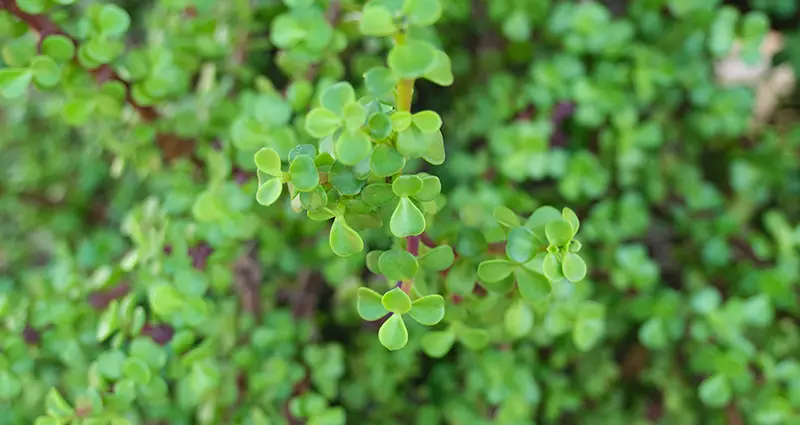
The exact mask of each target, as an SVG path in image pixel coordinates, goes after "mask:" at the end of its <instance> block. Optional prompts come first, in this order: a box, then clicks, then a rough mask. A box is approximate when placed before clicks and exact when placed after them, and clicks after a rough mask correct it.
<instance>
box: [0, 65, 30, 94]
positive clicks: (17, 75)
mask: <svg viewBox="0 0 800 425" xmlns="http://www.w3.org/2000/svg"><path fill="white" fill-rule="evenodd" d="M32 78H33V72H32V71H31V70H29V69H22V68H5V69H0V95H2V96H3V97H5V98H6V99H16V98H19V97H21V96H22V95H24V94H25V92H26V91H27V90H28V85H30V83H31V79H32Z"/></svg>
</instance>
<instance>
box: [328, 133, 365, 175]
mask: <svg viewBox="0 0 800 425" xmlns="http://www.w3.org/2000/svg"><path fill="white" fill-rule="evenodd" d="M370 151H372V142H371V141H370V140H369V137H368V136H367V135H366V134H365V133H364V132H363V131H361V130H355V131H345V132H344V133H342V135H340V136H339V139H338V140H337V141H336V159H338V160H339V161H341V162H342V164H344V165H351V166H352V165H356V164H358V163H359V162H361V161H362V160H364V159H365V158H366V157H368V156H369V154H370Z"/></svg>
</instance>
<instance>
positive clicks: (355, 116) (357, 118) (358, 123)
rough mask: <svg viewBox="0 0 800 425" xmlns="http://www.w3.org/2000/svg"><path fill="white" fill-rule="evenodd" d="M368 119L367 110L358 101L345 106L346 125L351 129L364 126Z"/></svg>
mask: <svg viewBox="0 0 800 425" xmlns="http://www.w3.org/2000/svg"><path fill="white" fill-rule="evenodd" d="M366 120H367V111H366V109H364V107H363V106H361V104H360V103H358V102H351V103H348V104H347V105H346V106H345V107H344V122H345V127H346V128H347V129H348V130H350V131H354V130H358V129H360V128H361V127H362V126H364V124H365V121H366Z"/></svg>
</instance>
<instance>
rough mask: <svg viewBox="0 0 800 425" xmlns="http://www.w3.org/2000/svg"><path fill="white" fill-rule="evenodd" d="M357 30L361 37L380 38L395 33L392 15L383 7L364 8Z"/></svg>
mask: <svg viewBox="0 0 800 425" xmlns="http://www.w3.org/2000/svg"><path fill="white" fill-rule="evenodd" d="M358 30H359V31H360V32H361V34H363V35H367V36H372V37H381V36H387V35H392V34H394V33H395V32H396V31H397V26H396V25H395V24H394V18H393V17H392V13H391V12H389V10H387V9H386V8H385V7H383V6H370V5H368V6H366V7H365V8H364V11H363V12H362V14H361V20H360V21H359V25H358Z"/></svg>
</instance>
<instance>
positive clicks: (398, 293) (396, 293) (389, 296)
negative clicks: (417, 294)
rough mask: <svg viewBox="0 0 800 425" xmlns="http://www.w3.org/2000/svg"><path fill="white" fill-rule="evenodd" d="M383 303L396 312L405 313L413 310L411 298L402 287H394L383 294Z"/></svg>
mask: <svg viewBox="0 0 800 425" xmlns="http://www.w3.org/2000/svg"><path fill="white" fill-rule="evenodd" d="M381 304H383V307H384V308H386V309H387V310H389V311H390V312H392V313H394V314H405V313H408V311H409V310H411V298H409V297H408V294H406V293H405V292H403V290H402V289H400V288H394V289H392V290H391V291H389V292H387V293H385V294H383V297H381Z"/></svg>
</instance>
